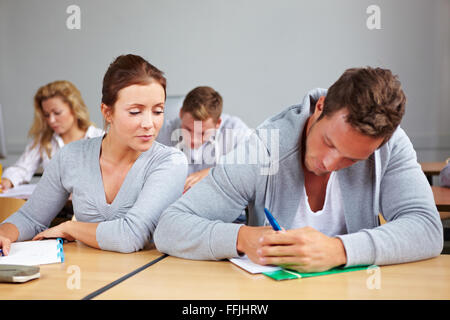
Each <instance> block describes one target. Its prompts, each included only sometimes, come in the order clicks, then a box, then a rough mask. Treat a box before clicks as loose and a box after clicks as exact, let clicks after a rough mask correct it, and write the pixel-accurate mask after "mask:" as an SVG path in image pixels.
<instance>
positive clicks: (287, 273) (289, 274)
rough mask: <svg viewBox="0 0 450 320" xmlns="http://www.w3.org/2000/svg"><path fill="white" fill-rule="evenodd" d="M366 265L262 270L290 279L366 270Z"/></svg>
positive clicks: (268, 273)
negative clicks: (315, 268)
mask: <svg viewBox="0 0 450 320" xmlns="http://www.w3.org/2000/svg"><path fill="white" fill-rule="evenodd" d="M368 267H369V266H368V265H367V266H354V267H349V268H343V267H339V268H333V269H330V270H328V271H323V272H310V273H305V272H298V271H294V270H290V269H281V270H277V271H271V272H263V274H264V275H266V276H268V277H270V278H272V279H274V280H290V279H300V278H310V277H317V276H325V275H327V274H335V273H343V272H351V271H359V270H367V268H368ZM373 267H374V266H373Z"/></svg>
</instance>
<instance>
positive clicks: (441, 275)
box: [95, 255, 450, 300]
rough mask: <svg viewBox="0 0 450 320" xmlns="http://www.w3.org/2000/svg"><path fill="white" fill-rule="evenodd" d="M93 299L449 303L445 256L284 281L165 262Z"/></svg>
mask: <svg viewBox="0 0 450 320" xmlns="http://www.w3.org/2000/svg"><path fill="white" fill-rule="evenodd" d="M375 272H378V273H377V274H375ZM374 277H378V278H376V279H378V280H379V281H378V280H375V278H374ZM377 281H378V282H377ZM377 287H378V289H377ZM95 299H194V300H196V299H202V300H205V299H212V300H223V299H225V300H228V299H231V300H236V299H250V300H254V299H256V300H260V299H269V300H279V299H283V300H291V299H295V300H297V299H450V256H449V255H441V256H439V257H437V258H434V259H429V260H424V261H419V262H413V263H407V264H399V265H392V266H382V267H381V268H379V269H378V271H375V270H373V271H371V273H369V272H368V271H367V270H363V271H355V272H348V273H341V274H334V275H327V276H320V277H313V278H305V279H298V280H286V281H275V280H272V279H270V278H268V277H266V276H264V275H262V274H257V275H252V274H250V273H247V272H246V271H244V270H242V269H240V268H239V267H237V266H235V265H234V264H232V263H231V262H228V261H193V260H185V259H179V258H175V257H167V258H165V259H163V260H161V261H160V262H158V263H157V264H155V265H153V266H152V267H150V268H148V269H145V270H144V271H142V272H140V273H138V274H136V275H135V276H134V277H132V278H130V279H128V280H127V281H124V282H122V283H121V284H119V285H117V286H115V287H113V288H111V289H110V290H108V291H106V292H104V293H102V294H101V295H99V296H97V297H96V298H95Z"/></svg>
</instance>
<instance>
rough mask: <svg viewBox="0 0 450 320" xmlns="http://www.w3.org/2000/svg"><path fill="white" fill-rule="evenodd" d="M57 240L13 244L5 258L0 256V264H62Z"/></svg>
mask: <svg viewBox="0 0 450 320" xmlns="http://www.w3.org/2000/svg"><path fill="white" fill-rule="evenodd" d="M58 253H60V249H59V247H58V240H56V239H49V240H40V241H24V242H13V243H11V248H10V250H9V254H8V255H7V256H3V257H2V256H1V255H0V264H17V265H24V266H37V265H40V264H50V263H59V262H62V258H61V254H60V255H58Z"/></svg>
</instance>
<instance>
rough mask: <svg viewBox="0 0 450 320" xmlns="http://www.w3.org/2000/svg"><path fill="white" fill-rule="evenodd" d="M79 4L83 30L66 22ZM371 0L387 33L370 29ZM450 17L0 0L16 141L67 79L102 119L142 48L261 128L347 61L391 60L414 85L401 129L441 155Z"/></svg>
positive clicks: (268, 0)
mask: <svg viewBox="0 0 450 320" xmlns="http://www.w3.org/2000/svg"><path fill="white" fill-rule="evenodd" d="M71 4H76V5H78V6H79V7H80V8H81V30H68V29H67V28H66V19H67V17H68V16H69V14H67V13H66V8H67V7H68V6H69V5H71ZM371 4H376V5H379V6H380V8H381V26H382V29H381V30H368V28H367V27H366V19H367V17H368V14H366V8H367V7H368V6H369V5H371ZM449 20H450V1H448V0H430V1H424V0H397V1H388V0H384V1H381V0H370V1H367V0H346V1H335V0H321V1H312V0H311V1H299V0H291V1H288V0H279V1H273V0H228V1H226V0H185V1H179V0H151V1H149V0H146V1H145V0H140V1H139V0H130V1H126V2H125V1H118V0H114V1H113V0H95V1H92V0H91V1H89V0H71V1H67V0H64V1H63V0H40V1H29V0H0V46H1V47H0V71H1V72H0V101H1V103H2V104H3V105H4V107H5V109H6V110H5V111H4V113H5V117H6V119H7V120H8V121H7V123H6V131H7V144H8V147H9V150H10V151H11V152H13V153H14V152H15V153H17V152H20V151H22V150H23V147H24V145H25V142H26V133H27V131H28V128H29V126H30V124H31V120H32V116H33V112H32V99H33V95H34V93H35V92H36V90H37V89H38V87H39V86H41V85H43V84H45V83H47V82H50V81H53V80H56V79H67V80H70V81H72V82H74V83H75V84H76V85H77V87H78V88H79V89H80V90H81V92H82V94H83V97H84V99H85V101H86V103H87V105H88V106H89V109H90V112H91V116H92V119H93V120H94V121H95V122H96V123H97V124H98V125H101V124H102V120H101V115H100V111H99V105H100V98H101V83H102V78H103V75H104V72H105V71H106V69H107V67H108V65H109V63H110V62H111V61H112V60H113V59H114V57H116V56H117V55H119V54H122V53H135V54H140V55H142V56H144V57H145V58H146V59H148V60H149V61H150V62H151V63H153V64H154V65H156V66H157V67H158V68H160V69H162V70H163V71H165V73H166V76H167V78H168V94H171V95H182V94H186V93H187V92H188V91H189V90H190V89H192V88H193V87H195V86H198V85H210V86H212V87H214V88H216V89H217V90H218V91H219V92H220V93H221V94H222V95H223V97H224V108H225V112H227V113H232V114H236V115H238V116H240V117H241V118H242V119H244V121H246V122H247V123H248V124H249V125H250V126H252V127H254V126H257V125H258V124H259V123H260V122H262V121H263V120H264V119H265V118H267V117H269V116H271V115H272V114H274V113H276V112H278V111H280V110H282V109H283V108H285V107H287V106H289V105H291V104H295V103H298V102H299V101H301V99H302V97H303V95H304V94H305V93H306V91H308V90H309V89H311V88H313V87H328V86H330V85H331V84H332V83H333V82H334V81H335V80H336V79H337V78H338V77H339V75H340V74H341V73H342V72H343V71H344V70H345V69H346V68H348V67H354V66H367V65H371V66H382V67H385V68H390V69H392V70H393V72H394V73H396V74H398V75H399V77H400V80H401V81H402V83H403V86H404V90H405V92H406V94H407V98H408V104H407V113H406V115H405V118H404V120H403V123H402V126H403V127H404V128H405V129H406V131H407V133H408V134H409V136H410V137H411V139H412V141H413V143H414V144H415V147H416V149H417V151H418V156H419V160H420V161H434V160H441V159H442V158H444V157H448V156H450V81H449V74H450V40H449V39H450V23H449ZM9 160H10V161H11V159H9Z"/></svg>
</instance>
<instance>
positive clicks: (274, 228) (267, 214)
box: [264, 208, 281, 231]
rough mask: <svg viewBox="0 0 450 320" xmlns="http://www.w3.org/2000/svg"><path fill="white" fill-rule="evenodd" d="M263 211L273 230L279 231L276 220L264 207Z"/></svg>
mask: <svg viewBox="0 0 450 320" xmlns="http://www.w3.org/2000/svg"><path fill="white" fill-rule="evenodd" d="M264 212H265V213H266V217H267V220H269V222H270V225H271V226H272V228H273V230H275V231H281V227H280V225H279V224H278V222H277V220H275V218H274V217H273V216H272V214H271V213H270V211H269V210H267V209H266V208H264Z"/></svg>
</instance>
